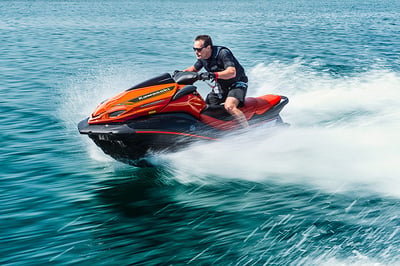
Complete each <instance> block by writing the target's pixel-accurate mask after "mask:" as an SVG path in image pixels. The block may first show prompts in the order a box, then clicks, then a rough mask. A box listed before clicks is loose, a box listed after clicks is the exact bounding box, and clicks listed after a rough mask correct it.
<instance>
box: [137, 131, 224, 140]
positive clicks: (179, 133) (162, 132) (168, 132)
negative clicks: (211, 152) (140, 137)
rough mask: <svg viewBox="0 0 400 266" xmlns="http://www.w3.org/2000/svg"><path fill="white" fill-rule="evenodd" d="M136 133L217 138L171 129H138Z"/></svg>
mask: <svg viewBox="0 0 400 266" xmlns="http://www.w3.org/2000/svg"><path fill="white" fill-rule="evenodd" d="M136 133H138V134H169V135H180V136H187V137H194V138H199V139H208V140H218V139H215V138H210V137H205V136H199V135H193V134H189V133H183V132H172V131H156V130H140V131H139V130H138V131H136Z"/></svg>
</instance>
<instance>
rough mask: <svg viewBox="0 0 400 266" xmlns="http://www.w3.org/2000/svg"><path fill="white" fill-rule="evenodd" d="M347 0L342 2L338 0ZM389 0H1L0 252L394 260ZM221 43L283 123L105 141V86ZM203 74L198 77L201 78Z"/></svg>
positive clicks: (120, 259)
mask: <svg viewBox="0 0 400 266" xmlns="http://www.w3.org/2000/svg"><path fill="white" fill-rule="evenodd" d="M343 2H345V3H343ZM399 10H400V3H399V2H398V1H372V0H367V1H355V0H352V1H316V0H311V1H305V0H292V1H275V0H272V1H255V0H253V1H225V0H222V1H218V2H215V1H207V0H206V1H201V2H189V1H179V0H167V1H153V0H151V1H111V0H110V1H100V0H99V1H97V0H88V1H83V0H82V1H1V2H0V91H1V97H0V124H1V131H0V137H1V147H0V151H1V153H0V163H1V170H0V173H1V179H0V193H1V194H0V195H1V197H0V204H1V209H0V220H1V223H0V264H2V265H44V264H57V265H60V264H61V265H63V264H77V265H87V264H95V265H135V264H138V265H156V264H157V265H186V264H189V265H210V264H215V265H395V264H400V230H399V228H400V218H399V217H400V200H399V199H400V181H399V180H400V174H399V173H400V166H399V162H400V155H399V150H400V140H399V138H398V132H399V129H400V108H399V104H398V102H399V100H398V99H399V97H400V91H399V88H400V68H399V65H400V64H399V63H400V56H399V55H400V35H399V34H398V33H399V32H400V12H399ZM203 33H207V34H210V35H212V36H213V38H214V42H215V43H216V44H221V45H225V46H228V47H230V48H231V49H232V50H233V52H234V53H235V55H236V56H237V57H238V58H239V60H240V61H241V62H242V64H243V66H244V67H245V68H246V71H247V73H248V76H249V79H250V83H249V85H250V87H249V92H248V94H249V95H251V96H253V95H260V94H265V93H278V94H283V95H286V96H288V97H289V98H290V103H289V105H287V107H285V109H284V111H283V112H282V117H283V119H284V120H285V121H286V122H288V123H290V124H291V127H290V128H285V129H275V130H274V129H264V130H257V131H254V132H250V133H247V134H245V135H239V136H232V137H229V138H227V139H225V140H223V141H221V142H218V143H210V144H207V145H202V146H196V145H194V146H192V147H190V148H188V149H186V150H183V151H181V152H177V153H173V154H159V155H157V156H156V159H155V160H157V163H158V165H159V166H158V167H156V168H151V169H140V168H134V167H132V166H127V165H123V164H120V163H118V162H116V161H114V160H112V159H110V158H109V157H107V156H106V155H104V154H103V153H102V152H101V151H100V150H99V149H98V148H97V147H96V146H95V145H94V144H92V143H91V142H90V141H89V140H88V139H87V138H86V136H81V135H79V133H78V131H77V128H76V124H77V123H78V122H79V121H80V120H81V119H83V118H85V117H86V116H88V115H89V114H90V112H91V111H92V110H93V109H94V107H95V106H96V105H97V104H98V103H100V102H101V101H102V100H104V99H106V98H108V97H110V96H112V95H114V94H116V93H117V92H119V91H120V90H123V89H126V88H128V87H130V86H132V85H133V84H136V83H138V82H140V81H143V80H144V79H146V78H149V77H152V76H155V75H157V74H160V73H164V72H172V71H174V70H175V69H183V68H186V67H188V66H189V65H190V64H192V63H193V62H194V55H193V51H192V49H191V47H192V45H193V43H192V42H193V38H194V36H196V35H197V34H203ZM207 91H208V89H207V88H206V87H200V92H201V93H202V94H204V95H205V94H206V93H207Z"/></svg>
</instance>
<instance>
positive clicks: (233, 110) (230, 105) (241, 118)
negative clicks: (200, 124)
mask: <svg viewBox="0 0 400 266" xmlns="http://www.w3.org/2000/svg"><path fill="white" fill-rule="evenodd" d="M238 105H239V100H238V99H236V98H234V97H230V96H229V97H228V98H226V101H225V103H224V106H225V109H226V110H227V111H228V113H230V114H231V115H232V116H233V117H234V118H235V119H236V121H237V122H238V123H239V124H240V125H241V126H242V127H243V128H246V127H248V126H249V123H248V122H247V119H246V117H245V115H244V114H243V112H242V111H240V110H239V109H238V108H237V106H238Z"/></svg>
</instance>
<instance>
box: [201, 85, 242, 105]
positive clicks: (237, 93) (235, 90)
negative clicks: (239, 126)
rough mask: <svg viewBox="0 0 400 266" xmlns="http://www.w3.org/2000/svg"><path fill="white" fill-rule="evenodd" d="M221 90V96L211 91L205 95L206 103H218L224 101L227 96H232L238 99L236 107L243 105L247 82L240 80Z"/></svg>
mask: <svg viewBox="0 0 400 266" xmlns="http://www.w3.org/2000/svg"><path fill="white" fill-rule="evenodd" d="M223 92H224V93H223V95H222V97H220V96H219V95H218V94H216V93H215V92H213V91H211V92H210V93H209V94H208V95H207V99H206V103H207V104H210V105H219V104H221V103H223V102H225V100H226V98H227V97H233V98H236V99H237V100H238V101H239V105H238V107H243V106H244V99H245V97H246V93H247V83H246V82H242V81H238V82H235V83H233V84H232V86H230V87H229V88H228V89H227V90H223Z"/></svg>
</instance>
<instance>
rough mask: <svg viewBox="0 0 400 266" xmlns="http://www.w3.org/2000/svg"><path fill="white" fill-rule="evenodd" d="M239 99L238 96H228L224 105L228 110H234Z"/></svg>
mask: <svg viewBox="0 0 400 266" xmlns="http://www.w3.org/2000/svg"><path fill="white" fill-rule="evenodd" d="M238 104H239V101H238V100H237V99H236V98H233V97H228V98H227V99H226V101H225V103H224V107H225V109H226V110H227V111H228V112H232V111H234V110H236V109H237V106H238Z"/></svg>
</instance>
